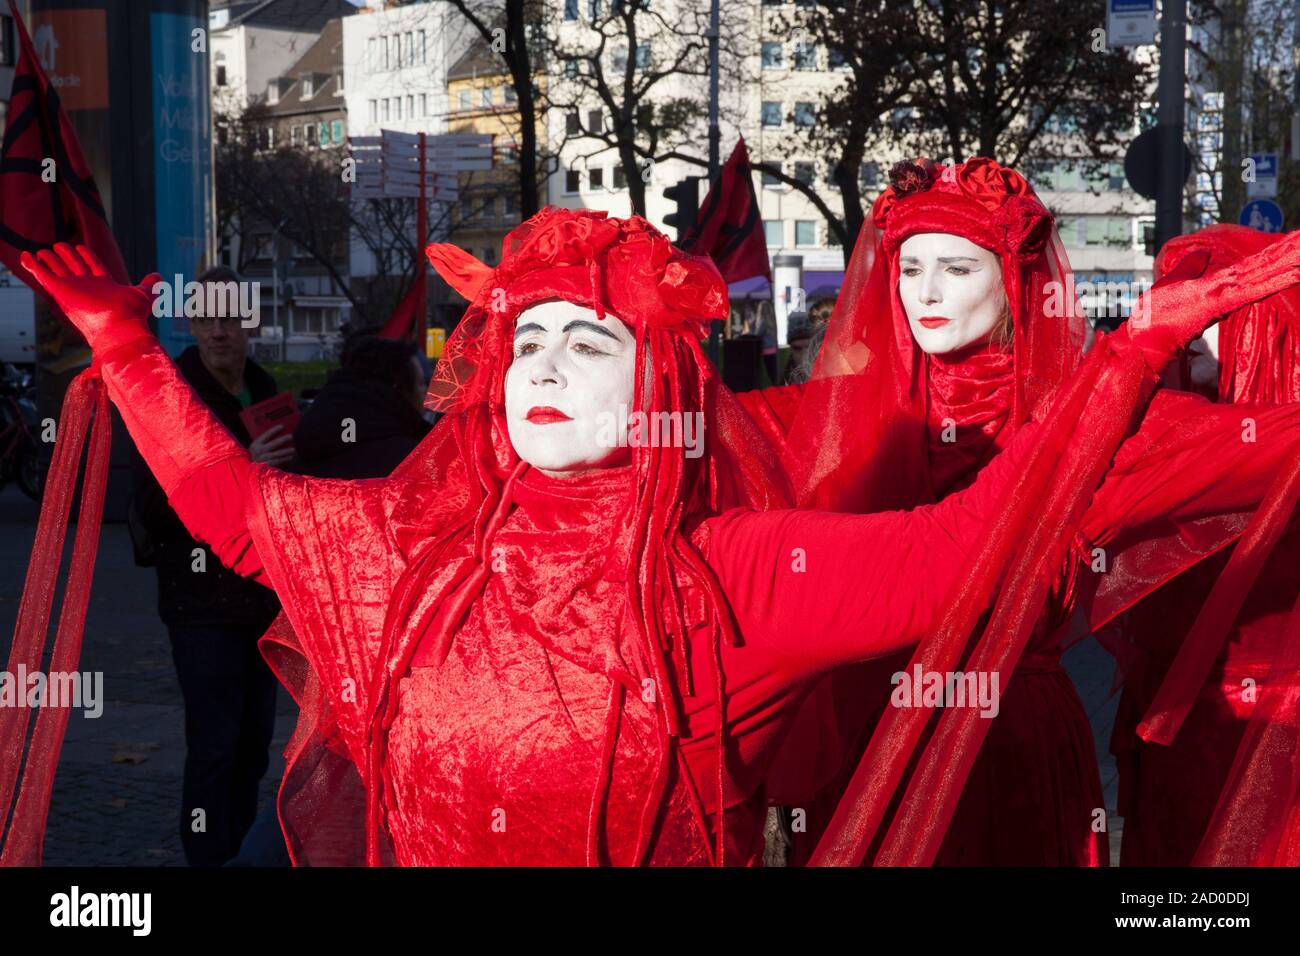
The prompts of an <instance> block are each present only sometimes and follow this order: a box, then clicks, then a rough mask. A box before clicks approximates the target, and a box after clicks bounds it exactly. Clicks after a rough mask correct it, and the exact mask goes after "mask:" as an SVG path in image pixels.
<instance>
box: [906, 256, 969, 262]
mask: <svg viewBox="0 0 1300 956" xmlns="http://www.w3.org/2000/svg"><path fill="white" fill-rule="evenodd" d="M899 261H900V262H920V261H921V260H920V259H918V258H917V257H916V256H903V257H902V258H901V259H900V260H899ZM938 261H939V262H979V260H978V259H976V258H975V257H974V256H940V257H939V260H938Z"/></svg>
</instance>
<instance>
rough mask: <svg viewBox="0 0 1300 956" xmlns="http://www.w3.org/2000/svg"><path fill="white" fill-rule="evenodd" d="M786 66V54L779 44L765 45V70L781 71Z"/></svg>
mask: <svg viewBox="0 0 1300 956" xmlns="http://www.w3.org/2000/svg"><path fill="white" fill-rule="evenodd" d="M784 65H785V52H784V50H783V49H782V47H781V44H779V43H764V44H763V69H765V70H779V69H780V68H781V67H782V66H784Z"/></svg>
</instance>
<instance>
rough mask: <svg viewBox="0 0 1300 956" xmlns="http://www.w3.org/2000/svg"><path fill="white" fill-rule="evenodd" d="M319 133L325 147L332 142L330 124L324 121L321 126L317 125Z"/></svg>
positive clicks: (322, 146)
mask: <svg viewBox="0 0 1300 956" xmlns="http://www.w3.org/2000/svg"><path fill="white" fill-rule="evenodd" d="M317 133H318V134H319V136H320V144H321V148H322V149H323V148H324V147H326V146H328V145H329V144H330V124H329V123H324V122H322V123H321V124H320V126H318V127H317Z"/></svg>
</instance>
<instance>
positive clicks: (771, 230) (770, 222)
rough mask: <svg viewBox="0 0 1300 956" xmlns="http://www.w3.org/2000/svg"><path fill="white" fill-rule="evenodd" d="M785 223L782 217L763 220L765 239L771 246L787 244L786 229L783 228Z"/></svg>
mask: <svg viewBox="0 0 1300 956" xmlns="http://www.w3.org/2000/svg"><path fill="white" fill-rule="evenodd" d="M783 225H784V223H783V222H782V221H781V220H780V219H764V220H763V239H764V241H766V242H767V244H768V245H769V246H783V245H785V235H784V233H785V230H784V229H782V228H781V227H782V226H783Z"/></svg>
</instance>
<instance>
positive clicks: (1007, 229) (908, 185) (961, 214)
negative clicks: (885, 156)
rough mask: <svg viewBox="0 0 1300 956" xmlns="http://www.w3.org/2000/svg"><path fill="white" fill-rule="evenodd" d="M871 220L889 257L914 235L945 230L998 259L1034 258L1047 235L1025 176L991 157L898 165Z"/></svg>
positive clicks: (1044, 215) (1048, 220)
mask: <svg viewBox="0 0 1300 956" xmlns="http://www.w3.org/2000/svg"><path fill="white" fill-rule="evenodd" d="M890 179H891V180H892V185H890V187H889V188H888V189H886V190H885V191H884V192H883V193H881V194H880V197H879V198H878V199H877V200H876V202H875V205H874V206H873V207H872V210H871V218H872V221H873V222H874V223H875V226H876V228H877V229H879V230H880V231H881V232H882V233H883V244H884V249H885V252H886V253H887V254H888V255H893V254H894V253H895V252H896V251H897V249H898V247H899V246H900V245H901V244H902V242H903V240H904V239H906V238H907V237H908V236H911V235H915V234H916V233H918V232H950V233H955V234H957V235H960V236H964V237H966V238H967V239H969V240H970V241H971V242H974V243H976V244H977V245H981V246H983V247H984V248H986V249H989V250H991V251H993V252H996V253H998V254H999V255H1013V256H1017V257H1019V258H1022V259H1029V258H1033V257H1034V256H1037V255H1038V254H1039V253H1041V252H1042V251H1043V249H1044V248H1046V246H1047V242H1048V240H1049V239H1050V238H1051V232H1052V214H1051V213H1050V212H1048V211H1047V207H1046V206H1044V205H1043V204H1042V203H1041V202H1039V201H1038V197H1037V196H1035V195H1034V191H1033V189H1032V188H1031V187H1030V185H1029V183H1027V182H1026V181H1025V178H1024V177H1023V176H1021V175H1020V174H1019V173H1017V172H1016V171H1015V170H1013V169H1007V168H1006V167H1005V166H999V165H998V164H997V163H995V162H994V161H993V160H991V159H984V158H982V157H980V158H976V159H972V160H970V161H969V162H966V163H960V164H958V165H956V166H942V165H939V164H937V163H933V162H931V161H930V160H928V159H918V160H916V161H914V162H909V163H899V164H898V165H896V166H895V167H894V168H893V169H892V170H890Z"/></svg>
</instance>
